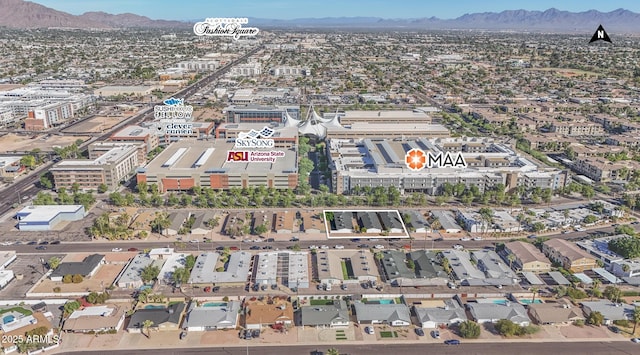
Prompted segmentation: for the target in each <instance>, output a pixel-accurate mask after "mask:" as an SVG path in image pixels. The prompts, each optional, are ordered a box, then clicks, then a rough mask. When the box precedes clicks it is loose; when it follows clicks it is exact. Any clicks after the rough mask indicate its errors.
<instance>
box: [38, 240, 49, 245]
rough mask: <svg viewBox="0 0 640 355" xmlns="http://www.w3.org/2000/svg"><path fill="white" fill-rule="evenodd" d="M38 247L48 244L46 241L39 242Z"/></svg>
mask: <svg viewBox="0 0 640 355" xmlns="http://www.w3.org/2000/svg"><path fill="white" fill-rule="evenodd" d="M40 245H49V242H47V241H46V240H45V241H42V242H40Z"/></svg>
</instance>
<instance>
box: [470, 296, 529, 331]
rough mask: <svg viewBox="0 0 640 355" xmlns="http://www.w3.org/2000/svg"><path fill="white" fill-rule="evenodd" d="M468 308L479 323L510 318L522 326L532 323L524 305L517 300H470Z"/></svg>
mask: <svg viewBox="0 0 640 355" xmlns="http://www.w3.org/2000/svg"><path fill="white" fill-rule="evenodd" d="M467 309H468V310H469V314H471V318H472V319H473V320H474V321H476V322H478V323H495V322H497V321H499V320H500V319H508V320H510V321H512V322H514V323H516V324H519V325H521V326H527V325H529V324H530V323H531V320H530V319H529V316H527V310H526V309H525V308H524V306H523V305H521V304H519V303H515V302H510V301H506V302H502V303H494V302H468V303H467Z"/></svg>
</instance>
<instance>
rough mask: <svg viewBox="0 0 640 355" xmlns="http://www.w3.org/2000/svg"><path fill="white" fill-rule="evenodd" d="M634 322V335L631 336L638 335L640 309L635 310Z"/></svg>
mask: <svg viewBox="0 0 640 355" xmlns="http://www.w3.org/2000/svg"><path fill="white" fill-rule="evenodd" d="M632 320H633V333H631V335H636V327H637V326H638V323H640V307H637V306H636V308H634V309H633V315H632Z"/></svg>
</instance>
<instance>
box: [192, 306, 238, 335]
mask: <svg viewBox="0 0 640 355" xmlns="http://www.w3.org/2000/svg"><path fill="white" fill-rule="evenodd" d="M240 306H241V305H240V302H239V301H229V302H209V303H206V302H205V303H204V304H200V305H198V304H197V302H195V301H191V303H190V304H189V307H188V309H187V313H186V314H185V319H184V322H185V323H184V326H183V328H184V329H186V330H188V331H192V332H202V331H206V330H218V329H235V328H236V327H237V325H238V317H239V315H240V312H239V311H240Z"/></svg>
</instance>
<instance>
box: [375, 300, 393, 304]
mask: <svg viewBox="0 0 640 355" xmlns="http://www.w3.org/2000/svg"><path fill="white" fill-rule="evenodd" d="M378 303H380V304H394V303H395V302H393V300H378Z"/></svg>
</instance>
